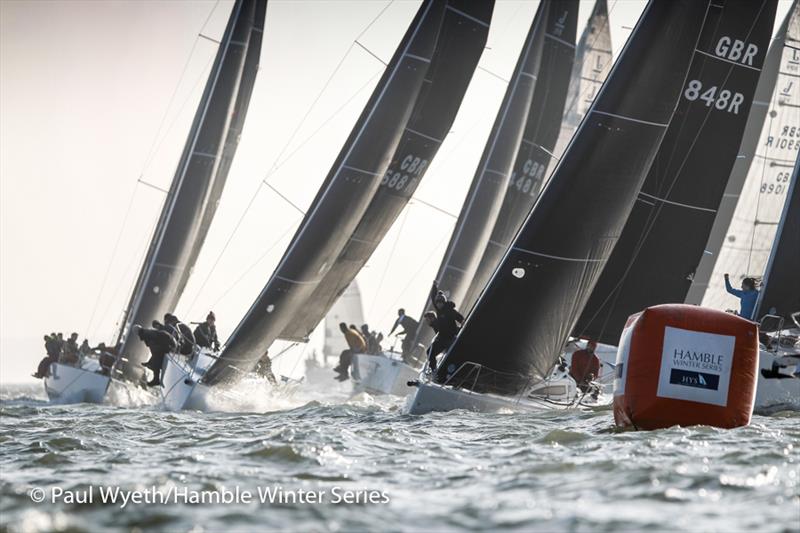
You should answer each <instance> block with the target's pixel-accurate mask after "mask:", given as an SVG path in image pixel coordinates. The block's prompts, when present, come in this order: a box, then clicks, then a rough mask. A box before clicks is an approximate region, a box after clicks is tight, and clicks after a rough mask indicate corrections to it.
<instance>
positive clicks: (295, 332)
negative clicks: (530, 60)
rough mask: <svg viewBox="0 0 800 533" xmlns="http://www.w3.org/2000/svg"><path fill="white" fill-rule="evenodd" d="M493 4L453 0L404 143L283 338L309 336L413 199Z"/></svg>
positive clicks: (471, 67)
mask: <svg viewBox="0 0 800 533" xmlns="http://www.w3.org/2000/svg"><path fill="white" fill-rule="evenodd" d="M493 8H494V0H491V1H488V0H487V1H482V2H474V1H471V0H448V2H447V8H446V10H445V14H444V21H443V22H442V29H441V31H440V33H439V39H438V41H437V43H436V50H435V52H434V54H433V57H432V59H431V65H430V67H429V68H428V73H427V76H426V77H425V81H424V83H423V85H422V89H421V90H420V94H419V97H418V99H417V102H416V104H415V106H414V111H413V113H412V115H411V119H410V120H409V122H408V124H407V126H406V128H405V130H404V131H403V138H402V140H401V142H400V146H399V147H398V149H397V151H396V152H395V154H394V156H393V157H392V162H391V164H390V165H389V168H388V170H387V171H386V173H385V174H384V175H383V178H382V179H381V182H380V186H379V187H378V190H377V191H376V192H375V195H374V197H373V198H372V201H371V202H370V204H369V207H368V208H367V210H366V211H365V212H364V214H363V215H362V217H361V220H360V221H359V224H358V226H357V227H356V229H355V230H354V232H353V234H352V235H351V236H350V239H349V240H348V241H347V244H346V245H345V247H344V249H343V250H342V252H341V253H340V254H339V256H338V257H337V258H336V260H335V262H334V263H333V265H332V266H331V268H330V269H329V270H328V271H327V273H326V274H325V276H324V279H322V280H321V281H320V282H319V283H318V285H317V287H316V289H315V290H314V293H313V294H312V295H311V296H310V297H309V299H308V303H307V305H306V306H305V307H304V309H303V313H302V314H301V315H299V316H297V317H296V319H295V320H293V321H292V322H291V323H290V324H289V325H288V326H287V327H286V328H285V329H284V330H283V332H281V334H280V338H282V339H289V340H300V341H303V340H305V339H306V338H307V337H308V335H309V334H310V333H311V332H312V331H313V330H314V328H315V327H316V326H317V324H318V323H319V321H320V320H321V319H322V317H323V316H324V315H325V313H327V312H328V309H330V308H331V306H332V305H333V303H334V302H335V301H336V299H337V298H339V296H340V295H341V294H342V292H343V291H344V290H345V289H346V288H347V286H348V284H349V283H350V282H351V281H352V280H353V279H354V278H355V276H356V275H357V274H358V273H359V271H360V270H361V269H362V268H363V266H364V265H365V264H366V262H367V260H368V259H369V258H370V256H371V255H372V253H373V252H374V251H375V249H376V248H377V246H378V244H380V242H381V240H383V238H384V236H385V235H386V233H387V232H388V231H389V229H390V228H391V226H392V224H393V223H394V222H395V220H397V217H398V216H399V215H400V213H401V212H402V211H403V209H404V208H405V207H406V205H407V204H408V201H409V199H410V198H411V196H412V195H413V194H414V191H415V190H416V188H417V186H418V185H419V183H420V181H421V180H422V178H423V177H424V176H425V173H426V171H427V170H428V167H429V166H430V164H431V162H432V161H433V158H434V157H435V156H436V153H437V152H438V150H439V147H440V146H441V144H442V141H443V140H444V138H445V137H446V136H447V133H448V132H449V131H450V128H451V126H452V125H453V120H454V119H455V117H456V113H457V112H458V109H459V107H460V105H461V101H462V99H463V97H464V93H465V92H466V90H467V86H468V85H469V82H470V79H471V78H472V75H473V73H474V71H475V68H476V67H477V66H478V60H479V59H480V57H481V53H482V52H483V48H484V46H485V45H486V38H487V36H488V33H489V23H490V22H491V18H492V11H493Z"/></svg>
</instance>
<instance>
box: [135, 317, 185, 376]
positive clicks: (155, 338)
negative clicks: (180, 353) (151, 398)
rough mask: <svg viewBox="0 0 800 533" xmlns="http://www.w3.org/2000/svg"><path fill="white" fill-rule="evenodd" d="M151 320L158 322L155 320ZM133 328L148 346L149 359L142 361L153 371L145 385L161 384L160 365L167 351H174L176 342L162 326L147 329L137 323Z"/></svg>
mask: <svg viewBox="0 0 800 533" xmlns="http://www.w3.org/2000/svg"><path fill="white" fill-rule="evenodd" d="M153 322H154V324H158V322H157V321H155V320H154V321H153ZM159 326H161V324H159ZM134 328H135V329H136V333H137V335H139V340H141V341H142V342H143V343H145V345H146V346H147V347H148V348H150V359H148V360H147V361H146V362H144V363H142V366H143V367H145V368H149V369H150V370H152V371H153V379H152V380H150V381H148V382H147V386H148V387H156V386H158V385H161V367H162V366H163V364H164V357H165V356H166V355H167V354H168V353H170V352H174V351H175V350H176V349H177V347H178V343H177V342H176V340H175V337H173V336H172V335H171V334H170V332H169V331H168V330H167V329H166V328H165V327H164V326H162V327H161V328H153V329H148V328H143V327H141V326H138V325H137V326H134Z"/></svg>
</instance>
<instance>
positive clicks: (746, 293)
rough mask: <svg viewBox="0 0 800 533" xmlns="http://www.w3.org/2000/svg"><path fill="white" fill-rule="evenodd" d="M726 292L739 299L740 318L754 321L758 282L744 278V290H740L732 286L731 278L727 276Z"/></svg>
mask: <svg viewBox="0 0 800 533" xmlns="http://www.w3.org/2000/svg"><path fill="white" fill-rule="evenodd" d="M725 290H726V291H728V292H729V293H730V294H733V295H734V296H736V297H737V298H739V302H740V303H739V316H740V317H742V318H746V319H747V320H753V313H754V312H755V310H756V301H757V300H758V291H757V290H756V280H754V279H753V278H744V279H743V280H742V290H738V289H734V288H733V287H732V286H731V281H730V276H728V274H725Z"/></svg>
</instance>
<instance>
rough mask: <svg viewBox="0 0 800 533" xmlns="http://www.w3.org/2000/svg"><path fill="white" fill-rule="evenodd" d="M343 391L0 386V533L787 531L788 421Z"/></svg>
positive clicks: (797, 441) (796, 448)
mask: <svg viewBox="0 0 800 533" xmlns="http://www.w3.org/2000/svg"><path fill="white" fill-rule="evenodd" d="M343 390H344V389H340V390H339V391H338V392H331V391H328V392H326V393H320V392H319V391H315V390H310V389H303V388H302V387H300V388H298V389H297V390H293V391H289V392H283V393H281V394H274V393H270V392H269V388H268V387H261V388H259V387H256V386H253V387H252V390H248V391H247V393H246V394H244V395H240V396H238V397H237V396H234V397H233V399H232V397H231V396H230V395H223V396H221V397H219V398H212V399H209V402H208V404H209V410H210V412H180V413H170V412H165V411H163V410H162V409H161V408H160V407H159V406H158V404H157V402H156V400H155V397H154V396H150V395H148V394H146V393H144V392H142V391H139V390H134V391H128V393H127V394H120V393H119V392H117V393H115V395H114V397H113V398H112V400H111V402H112V403H109V404H108V405H89V404H80V405H68V406H58V405H51V404H49V403H48V402H47V401H46V400H45V398H44V396H43V391H42V386H41V384H37V385H36V386H32V385H31V386H6V387H4V388H3V389H2V390H1V392H0V530H6V529H7V530H9V531H52V530H65V531H98V530H115V529H119V530H142V531H145V530H169V531H254V530H280V529H282V530H292V531H353V530H377V531H431V530H434V531H447V530H461V529H471V530H501V529H503V530H504V529H508V530H525V531H558V530H569V531H643V530H649V531H672V530H676V531H798V530H800V496H798V481H799V480H800V471H799V469H798V464H799V463H800V454H799V452H800V416H799V415H800V414H799V413H793V412H782V413H775V414H773V415H771V416H768V417H764V416H755V417H754V418H753V421H752V423H751V425H750V426H749V427H746V428H740V429H735V430H721V429H716V428H711V427H691V428H679V427H675V428H670V429H664V430H658V431H641V432H634V431H624V432H623V431H618V430H616V429H614V427H613V421H612V416H611V412H610V411H609V410H608V409H600V410H592V411H566V412H564V411H561V412H558V411H549V412H540V413H512V412H507V413H496V414H480V413H472V412H466V411H454V412H450V413H432V414H427V415H423V416H413V415H409V414H407V413H406V412H405V411H404V406H405V403H404V400H403V399H400V398H389V397H381V398H378V397H371V396H369V395H366V394H360V395H357V396H354V397H350V396H349V395H348V394H346V393H344V392H342V391H343ZM236 398H239V400H236ZM34 500H37V501H34ZM38 500H41V501H40V502H39V501H38Z"/></svg>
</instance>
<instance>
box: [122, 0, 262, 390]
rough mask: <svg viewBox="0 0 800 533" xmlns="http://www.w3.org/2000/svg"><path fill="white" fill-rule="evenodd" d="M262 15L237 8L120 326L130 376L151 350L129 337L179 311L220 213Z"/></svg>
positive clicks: (242, 0) (246, 3) (251, 2)
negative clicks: (139, 326) (135, 328)
mask: <svg viewBox="0 0 800 533" xmlns="http://www.w3.org/2000/svg"><path fill="white" fill-rule="evenodd" d="M265 14H266V0H238V1H237V2H236V3H235V4H234V6H233V10H232V12H231V16H230V19H229V20H228V25H227V27H226V29H225V33H224V34H223V37H222V40H221V41H220V45H219V49H218V51H217V55H216V58H215V59H214V63H213V66H212V68H211V74H210V75H209V78H208V81H207V82H206V87H205V90H204V92H203V96H202V98H201V100H200V106H199V108H198V110H197V113H196V114H195V117H194V122H193V123H192V127H191V129H190V131H189V137H188V139H187V141H186V145H185V148H184V151H183V154H182V156H181V159H180V162H179V164H178V168H177V170H176V172H175V177H174V178H173V180H172V185H171V187H170V189H169V192H168V194H167V198H166V200H165V202H164V207H163V209H162V211H161V216H160V219H159V221H158V225H157V226H156V230H155V233H154V235H153V238H152V240H151V243H150V247H149V249H148V252H147V256H146V259H145V262H144V265H143V266H142V270H141V272H140V273H139V278H138V280H137V282H136V286H135V288H134V291H133V294H132V295H131V299H130V303H129V304H128V306H127V308H126V311H125V316H124V319H123V322H122V326H121V328H120V334H119V338H118V342H121V343H123V347H122V351H121V353H124V354H125V355H126V356H127V358H128V364H127V365H126V366H125V367H124V374H125V376H126V377H127V378H128V379H136V378H137V377H138V376H139V375H140V374H141V367H140V366H139V364H138V363H139V362H140V361H142V360H143V359H144V358H145V357H146V352H147V348H146V347H145V346H144V345H143V344H142V343H140V342H138V340H135V342H128V341H129V340H131V337H130V336H129V334H130V331H131V327H132V326H133V325H134V324H143V325H149V324H150V321H151V320H153V319H155V318H161V316H162V315H163V314H164V313H166V312H170V311H173V310H174V309H175V306H176V305H177V303H178V300H179V298H180V296H181V294H182V292H183V289H184V288H185V286H186V283H187V281H188V280H189V276H190V274H191V271H192V268H193V267H194V263H195V261H196V259H197V255H198V254H199V252H200V248H201V247H202V244H203V240H204V239H205V236H206V233H207V231H208V226H209V225H210V222H211V218H212V217H213V215H214V212H215V210H216V206H217V202H218V200H219V196H220V195H221V194H222V189H223V186H224V183H225V179H226V178H227V173H228V169H229V167H230V160H231V159H232V157H233V155H234V153H235V150H236V143H237V141H238V133H236V134H235V136H234V133H233V132H232V130H231V128H232V127H233V128H241V125H242V123H243V122H244V116H245V114H246V112H247V106H248V103H249V96H250V92H251V91H252V84H253V83H254V81H255V73H256V71H257V70H258V59H259V54H260V48H261V34H262V32H263V27H264V16H265ZM257 17H258V18H257ZM251 48H252V49H251Z"/></svg>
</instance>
